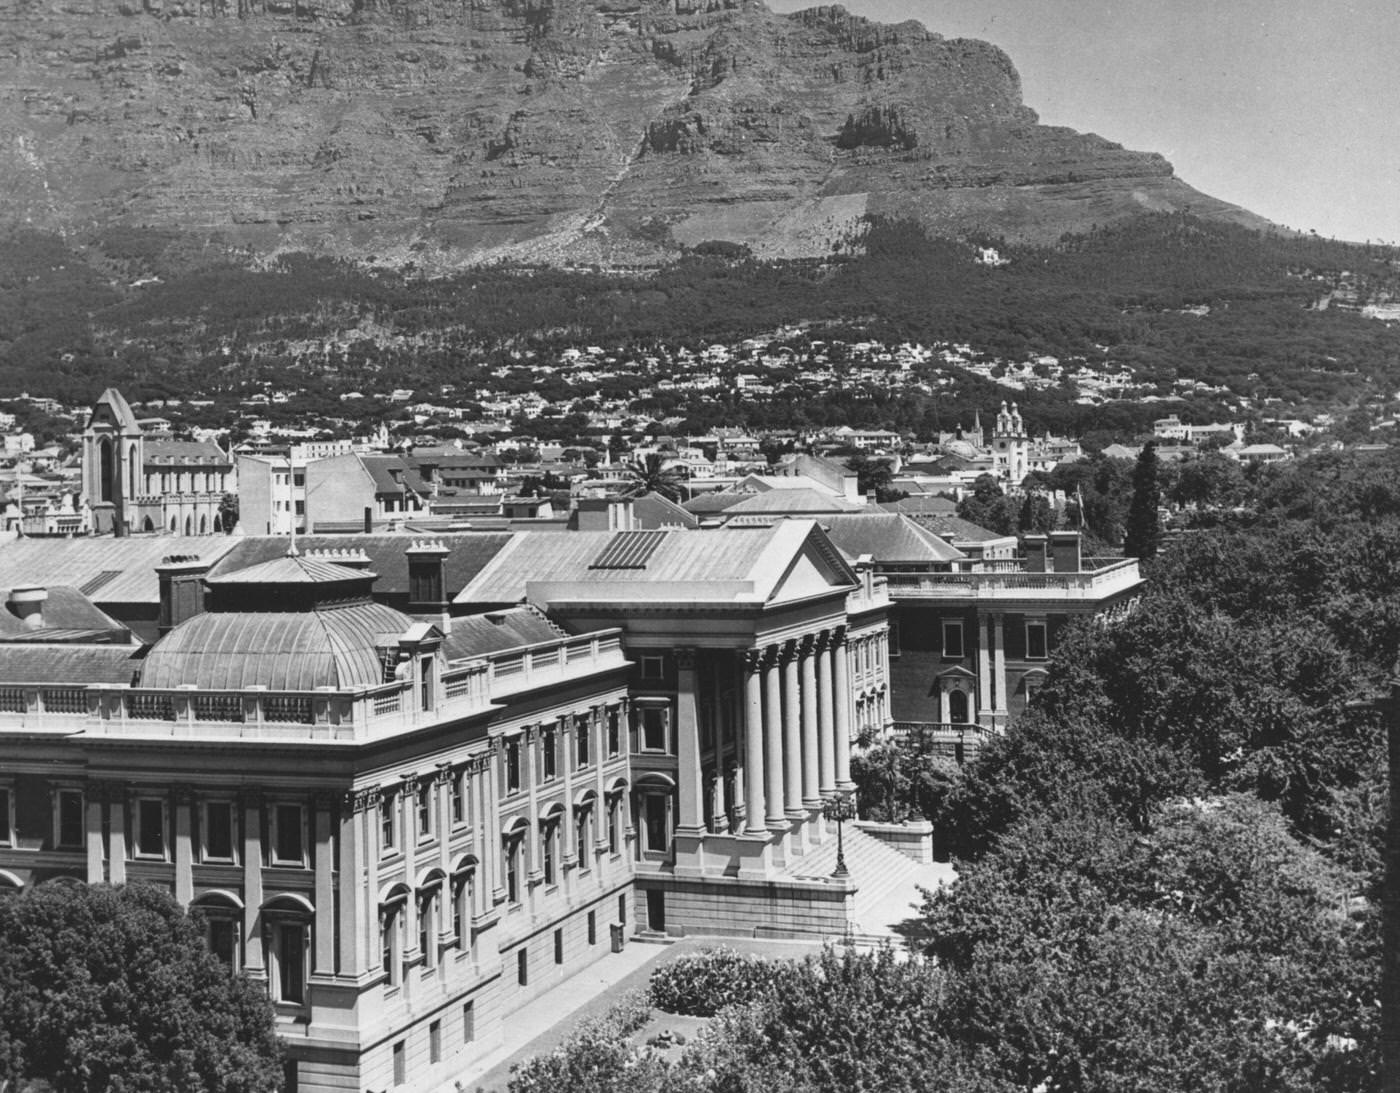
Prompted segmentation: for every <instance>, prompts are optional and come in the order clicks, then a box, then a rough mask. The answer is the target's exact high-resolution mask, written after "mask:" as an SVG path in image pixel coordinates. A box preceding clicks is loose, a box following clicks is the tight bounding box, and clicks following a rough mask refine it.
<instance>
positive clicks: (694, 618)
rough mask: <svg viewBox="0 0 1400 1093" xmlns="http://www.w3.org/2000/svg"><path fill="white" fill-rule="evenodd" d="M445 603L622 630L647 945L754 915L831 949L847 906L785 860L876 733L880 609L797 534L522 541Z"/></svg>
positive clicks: (809, 847) (821, 836)
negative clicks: (661, 935)
mask: <svg viewBox="0 0 1400 1093" xmlns="http://www.w3.org/2000/svg"><path fill="white" fill-rule="evenodd" d="M457 602H458V604H459V605H462V606H470V607H471V608H473V609H478V610H479V609H482V608H488V607H495V606H502V605H507V604H514V603H519V602H527V603H530V604H532V605H534V606H536V607H538V608H540V609H541V610H545V611H547V612H548V613H549V614H550V616H551V617H554V618H557V619H559V620H561V621H562V622H563V623H564V624H565V625H567V626H568V627H569V628H570V629H571V630H575V631H578V632H584V633H586V632H590V631H593V630H599V629H603V628H608V627H618V628H620V629H621V631H622V635H623V639H622V640H623V643H624V645H625V647H626V649H627V653H628V656H629V657H630V658H631V659H632V660H633V661H634V667H633V669H632V677H631V681H630V686H629V693H630V694H631V696H632V708H633V719H634V732H635V734H636V741H635V745H636V746H635V747H634V749H633V762H632V767H633V778H634V786H633V793H634V803H635V812H636V816H637V825H638V848H639V849H638V862H637V869H638V877H637V884H638V888H639V890H640V891H641V892H643V893H645V899H646V906H647V914H648V919H649V921H650V923H651V925H653V926H654V927H656V928H658V929H666V930H669V931H673V932H674V931H681V932H684V931H687V930H690V931H700V932H726V931H733V932H742V933H751V932H752V930H753V928H754V916H755V904H754V902H753V901H754V899H755V898H756V897H760V896H763V897H764V898H765V899H767V900H768V905H769V912H768V913H769V915H770V916H771V918H772V922H771V925H772V926H773V928H775V929H783V930H787V931H792V932H802V931H808V930H810V931H811V932H825V931H836V932H840V931H841V929H842V928H843V927H844V925H845V921H846V917H845V916H846V915H847V914H848V910H849V908H848V906H847V900H848V893H846V892H845V891H844V890H842V889H841V888H840V886H835V887H833V886H832V885H831V884H830V883H829V882H828V880H827V878H825V877H822V878H813V877H811V876H808V875H807V873H806V872H805V871H804V859H806V860H811V859H810V857H809V856H810V855H811V852H812V851H813V850H814V849H815V848H816V847H818V846H819V845H820V844H821V843H822V842H823V841H824V840H826V839H827V838H828V837H829V833H828V832H827V830H826V826H825V824H824V822H823V820H822V818H821V810H822V805H823V803H824V802H825V801H827V800H830V799H831V798H832V797H833V796H834V795H836V793H837V792H838V791H844V790H848V789H849V788H851V783H850V769H849V765H850V749H851V745H852V742H853V740H854V739H855V738H856V736H857V735H858V733H859V732H860V731H861V730H862V729H871V730H879V729H882V728H883V727H884V725H885V724H886V722H887V721H888V709H889V707H888V701H889V698H888V693H887V686H886V679H887V669H888V661H887V634H888V627H887V623H886V617H885V616H886V610H887V608H888V606H889V601H888V599H887V597H886V594H885V588H884V582H883V581H882V580H877V579H876V578H875V577H874V575H873V573H872V572H871V571H870V570H869V569H868V568H867V569H865V571H864V572H861V573H857V572H856V571H855V570H853V569H852V568H851V566H850V565H849V564H848V563H847V562H846V561H845V560H844V559H843V557H842V556H841V554H840V552H839V551H837V550H836V549H835V548H834V547H833V546H832V544H831V541H830V540H829V539H828V538H827V536H826V534H825V533H824V532H822V530H821V529H820V528H819V527H818V526H817V525H816V524H815V522H813V521H810V520H785V521H781V522H779V523H777V524H775V525H773V526H770V527H762V528H736V529H729V528H726V529H718V530H712V531H705V532H699V533H697V532H686V531H681V530H669V531H624V532H613V533H608V532H600V533H589V532H579V533H576V534H570V535H568V536H558V535H550V534H548V533H539V532H535V533H529V532H527V533H521V534H518V535H516V536H514V537H513V538H512V541H511V542H510V543H509V544H508V545H507V546H506V547H505V548H504V549H503V550H501V551H500V552H499V553H498V554H497V555H496V556H495V558H493V559H492V560H491V562H489V563H488V564H487V565H486V566H485V567H484V568H483V570H482V571H481V573H480V574H479V575H478V576H477V577H476V578H475V579H474V580H473V581H471V582H470V583H469V584H468V585H467V586H466V587H465V588H464V589H463V590H462V592H461V593H460V594H459V596H458V597H457ZM774 885H777V887H774ZM765 893H766V894H767V895H764V894H765ZM775 893H776V894H775Z"/></svg>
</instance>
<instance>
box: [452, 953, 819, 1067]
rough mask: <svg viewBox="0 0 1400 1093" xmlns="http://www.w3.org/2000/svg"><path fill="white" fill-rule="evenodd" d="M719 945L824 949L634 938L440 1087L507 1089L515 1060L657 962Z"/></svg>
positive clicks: (603, 1006) (545, 1045) (517, 1015)
mask: <svg viewBox="0 0 1400 1093" xmlns="http://www.w3.org/2000/svg"><path fill="white" fill-rule="evenodd" d="M719 945H724V946H727V947H729V948H731V949H737V950H738V951H739V952H745V953H754V954H756V955H759V956H767V957H787V958H791V959H800V958H801V957H804V956H806V955H807V954H809V953H813V952H819V951H820V950H821V947H822V943H820V942H812V941H782V940H770V939H767V938H765V939H762V940H757V939H749V938H722V937H688V938H682V939H680V940H678V941H676V942H675V943H674V944H669V945H659V944H648V943H644V942H638V941H636V940H635V939H632V940H629V941H628V943H627V947H626V948H625V949H624V950H623V951H622V952H620V953H609V954H608V955H607V956H605V957H603V958H602V959H601V960H599V961H598V962H597V963H595V964H593V965H591V966H590V967H588V968H585V969H584V970H583V971H581V972H579V973H578V974H577V975H574V976H571V977H570V978H569V979H566V980H565V981H564V982H563V983H560V984H559V985H558V986H556V987H552V988H551V989H550V991H549V993H548V994H547V995H546V996H545V997H543V998H540V999H537V1000H536V1001H534V1002H530V1003H526V1004H525V1005H524V1006H522V1007H521V1008H520V1009H518V1010H516V1011H515V1012H514V1013H512V1014H510V1015H509V1016H508V1017H507V1018H506V1020H505V1023H504V1024H505V1027H504V1039H503V1041H502V1043H500V1044H499V1045H498V1046H497V1047H495V1048H494V1049H493V1050H491V1051H490V1052H488V1053H486V1054H485V1055H483V1056H481V1057H480V1058H478V1059H474V1060H472V1061H471V1062H470V1063H468V1064H467V1065H466V1066H465V1067H464V1068H463V1069H462V1070H461V1071H460V1072H458V1074H457V1076H456V1077H455V1078H454V1079H453V1080H451V1081H448V1082H445V1083H443V1084H442V1085H440V1086H438V1087H437V1091H436V1093H458V1091H466V1093H505V1090H506V1087H507V1085H508V1083H509V1081H510V1068H511V1067H512V1066H513V1065H515V1064H516V1063H519V1062H522V1061H523V1060H525V1059H528V1058H531V1057H533V1056H535V1055H542V1054H544V1053H545V1052H548V1051H552V1050H553V1049H554V1048H556V1047H558V1046H559V1045H560V1044H562V1043H564V1041H565V1040H567V1039H568V1038H569V1036H570V1034H571V1033H572V1032H573V1031H574V1029H575V1028H577V1027H578V1025H579V1023H580V1022H581V1021H583V1020H585V1019H586V1018H589V1017H597V1016H601V1015H602V1014H604V1013H606V1012H607V1011H608V1010H609V1009H610V1008H611V1007H612V1006H613V1004H614V1003H615V1002H616V1001H617V999H619V998H620V997H621V996H622V995H624V994H626V993H627V992H628V991H631V990H641V989H643V988H645V987H646V985H647V983H648V981H649V980H650V979H651V973H652V969H653V968H655V967H656V966H657V965H658V964H661V963H663V962H665V961H669V960H674V959H676V958H677V957H678V956H681V955H682V954H684V953H689V952H694V951H695V950H697V949H709V948H714V947H716V946H719Z"/></svg>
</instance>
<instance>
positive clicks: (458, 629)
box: [443, 607, 564, 661]
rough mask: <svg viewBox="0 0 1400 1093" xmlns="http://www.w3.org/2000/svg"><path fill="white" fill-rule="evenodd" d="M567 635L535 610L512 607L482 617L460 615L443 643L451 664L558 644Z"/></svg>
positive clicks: (489, 612) (454, 619) (454, 620)
mask: <svg viewBox="0 0 1400 1093" xmlns="http://www.w3.org/2000/svg"><path fill="white" fill-rule="evenodd" d="M563 636H564V632H563V631H562V630H560V629H559V628H558V627H557V626H555V625H554V624H553V623H552V622H550V621H549V619H547V618H545V616H544V615H543V614H541V613H540V612H539V611H537V610H535V609H534V608H533V607H511V608H507V609H506V610H503V611H487V612H485V613H484V614H480V615H459V616H456V617H455V618H453V619H452V629H451V631H450V632H449V633H448V634H447V636H446V638H445V639H444V640H443V650H444V652H445V653H446V654H447V659H448V660H450V661H451V660H466V659H470V658H472V657H484V656H490V655H491V654H492V653H500V652H503V651H505V650H506V649H518V648H519V647H520V646H522V645H538V644H539V643H541V642H546V641H555V640H557V639H559V638H560V637H563Z"/></svg>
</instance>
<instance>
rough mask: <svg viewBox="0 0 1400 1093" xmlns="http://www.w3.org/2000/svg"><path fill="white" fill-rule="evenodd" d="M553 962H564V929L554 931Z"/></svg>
mask: <svg viewBox="0 0 1400 1093" xmlns="http://www.w3.org/2000/svg"><path fill="white" fill-rule="evenodd" d="M554 963H556V964H562V963H564V931H563V930H555V931H554Z"/></svg>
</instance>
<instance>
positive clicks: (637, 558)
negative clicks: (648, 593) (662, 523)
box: [588, 531, 666, 569]
mask: <svg viewBox="0 0 1400 1093" xmlns="http://www.w3.org/2000/svg"><path fill="white" fill-rule="evenodd" d="M665 538H666V532H665V531H619V532H618V533H617V534H616V535H614V536H613V537H612V538H611V539H609V540H608V545H607V546H605V547H604V548H603V550H602V553H600V554H599V555H598V557H596V558H594V559H593V564H592V565H590V566H589V567H588V568H589V569H645V568H646V567H647V561H648V560H649V559H650V558H651V556H652V555H653V554H655V553H656V548H657V547H659V546H660V545H661V541H662V540H663V539H665Z"/></svg>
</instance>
